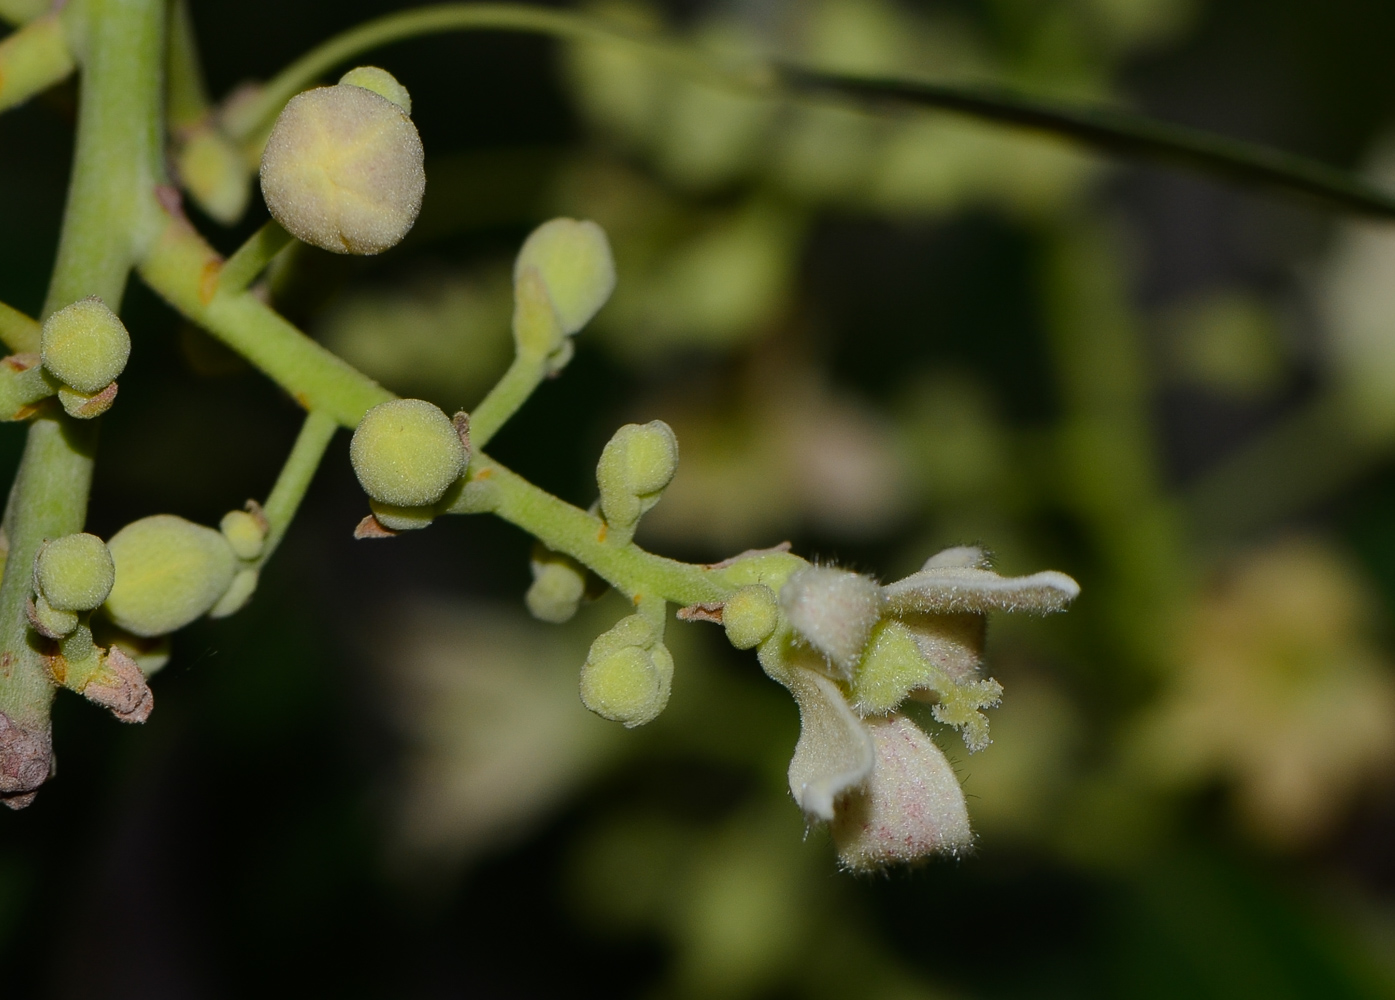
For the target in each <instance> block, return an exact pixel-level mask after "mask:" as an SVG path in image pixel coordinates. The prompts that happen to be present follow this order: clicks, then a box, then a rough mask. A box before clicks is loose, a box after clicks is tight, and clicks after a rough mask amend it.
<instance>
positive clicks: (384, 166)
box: [261, 74, 426, 254]
mask: <svg viewBox="0 0 1395 1000" xmlns="http://www.w3.org/2000/svg"><path fill="white" fill-rule="evenodd" d="M384 75H386V74H384ZM394 82H396V81H394ZM399 86H400V85H399ZM423 161H424V152H423V150H422V145H421V137H420V136H419V135H418V134H417V128H416V126H415V125H413V124H412V120H411V118H409V117H407V113H406V112H405V111H404V110H403V109H402V108H401V107H400V106H399V105H397V104H395V103H394V102H393V101H391V100H389V99H388V98H386V97H383V96H381V95H380V94H378V93H375V92H374V91H373V90H370V89H367V88H365V87H363V86H359V85H356V84H355V85H340V86H335V87H319V88H316V89H314V90H307V91H305V92H304V93H301V94H297V95H296V96H295V97H293V98H291V99H290V101H289V102H287V104H286V107H285V109H284V110H283V111H282V112H281V116H280V117H279V118H277V119H276V124H275V126H273V127H272V130H271V135H270V136H269V137H268V138H267V142H266V149H265V151H264V152H263V153H262V166H261V182H262V194H263V196H265V198H266V205H267V208H268V209H270V210H271V214H272V215H273V216H274V217H275V219H276V221H277V222H279V223H281V225H283V226H285V227H286V230H287V231H288V232H289V233H291V234H292V235H294V236H296V237H297V238H298V239H301V240H304V241H305V242H306V243H311V244H314V245H315V246H317V247H322V248H323V249H325V250H329V251H331V252H333V253H352V254H376V253H382V252H383V251H384V250H386V249H388V248H389V247H392V246H395V245H396V244H398V243H400V242H401V240H402V238H403V237H404V236H406V235H407V231H408V230H410V229H411V228H412V224H413V223H414V222H416V219H417V213H418V212H419V211H420V210H421V199H422V195H423V193H424V192H425V190H426V171H425V169H424V167H423Z"/></svg>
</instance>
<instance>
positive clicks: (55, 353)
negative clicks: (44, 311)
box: [39, 295, 131, 394]
mask: <svg viewBox="0 0 1395 1000" xmlns="http://www.w3.org/2000/svg"><path fill="white" fill-rule="evenodd" d="M39 354H40V356H41V357H42V358H43V361H44V367H45V368H47V369H48V370H49V371H50V372H52V373H53V375H54V376H55V377H56V378H58V380H59V381H61V382H64V383H66V384H67V385H70V386H72V387H73V388H74V389H76V390H77V391H78V392H80V393H87V394H92V393H97V392H101V391H102V390H103V389H105V388H106V387H107V386H108V385H110V384H111V382H112V380H113V379H115V378H116V376H118V375H120V374H121V372H122V371H123V370H124V369H125V367H126V360H127V358H129V357H130V356H131V335H130V334H128V333H127V332H126V327H124V326H123V325H122V324H121V320H119V319H117V317H116V313H114V312H112V311H111V310H110V309H108V308H107V307H106V303H104V302H103V301H102V300H101V299H99V298H97V297H96V296H95V295H94V296H91V297H90V298H86V299H79V300H78V301H77V302H74V303H73V304H72V305H69V306H64V307H63V308H62V309H60V310H58V311H57V312H56V313H54V314H53V315H52V316H50V317H49V318H48V319H47V320H45V321H44V328H43V332H42V333H41V334H40V337H39Z"/></svg>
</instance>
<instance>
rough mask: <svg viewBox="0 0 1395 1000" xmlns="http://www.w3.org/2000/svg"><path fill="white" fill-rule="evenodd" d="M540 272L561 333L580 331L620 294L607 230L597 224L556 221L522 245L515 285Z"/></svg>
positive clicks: (516, 266)
mask: <svg viewBox="0 0 1395 1000" xmlns="http://www.w3.org/2000/svg"><path fill="white" fill-rule="evenodd" d="M529 268H534V269H536V270H537V272H538V275H539V276H540V277H541V278H542V281H543V284H544V285H545V286H546V287H547V294H548V297H549V298H550V299H551V300H552V307H553V308H554V309H555V310H556V311H557V319H558V322H560V323H561V326H562V332H563V333H564V334H566V335H568V336H570V335H571V334H574V333H576V332H577V331H578V330H580V329H581V328H582V327H583V326H585V325H586V324H587V323H589V322H590V321H591V317H593V316H595V315H596V313H597V312H599V311H600V308H601V306H603V305H605V303H606V300H607V299H609V298H610V293H611V292H613V291H614V290H615V258H614V257H613V256H612V254H611V252H610V241H609V240H608V239H607V238H606V235H605V230H604V229H602V228H601V227H600V226H598V225H596V223H594V222H590V221H578V220H576V219H565V218H563V219H552V220H551V221H549V222H544V223H543V224H542V225H541V226H539V227H538V228H537V229H535V230H533V232H532V233H531V234H530V235H529V237H528V239H526V240H525V241H524V242H523V248H522V249H521V250H519V252H518V259H517V260H516V261H515V262H514V281H515V282H517V281H518V280H519V279H520V278H521V277H522V275H523V274H524V272H525V271H527V270H528V269H529Z"/></svg>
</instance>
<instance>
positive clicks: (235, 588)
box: [208, 566, 261, 618]
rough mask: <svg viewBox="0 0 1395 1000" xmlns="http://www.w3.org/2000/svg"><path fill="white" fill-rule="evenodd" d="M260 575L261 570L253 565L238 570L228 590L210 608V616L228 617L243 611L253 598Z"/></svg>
mask: <svg viewBox="0 0 1395 1000" xmlns="http://www.w3.org/2000/svg"><path fill="white" fill-rule="evenodd" d="M260 575H261V574H260V572H259V571H258V570H257V569H256V568H255V567H252V566H247V567H244V568H243V569H240V570H238V571H237V574H236V575H235V576H234V577H233V579H232V583H231V584H229V585H228V589H227V591H226V592H224V594H223V596H222V597H220V598H218V600H217V602H216V603H215V604H214V605H213V607H211V608H209V609H208V617H210V618H226V617H228V615H234V614H237V612H239V611H241V610H242V608H243V606H244V605H246V603H247V602H248V601H250V600H251V599H252V594H253V593H254V592H255V591H256V589H257V580H258V578H259V577H260Z"/></svg>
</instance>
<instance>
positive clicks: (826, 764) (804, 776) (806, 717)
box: [786, 666, 873, 820]
mask: <svg viewBox="0 0 1395 1000" xmlns="http://www.w3.org/2000/svg"><path fill="white" fill-rule="evenodd" d="M786 684H787V685H788V687H789V689H790V692H791V693H792V694H793V695H794V698H795V701H797V702H798V703H799V742H798V743H797V744H796V745H795V748H794V759H793V760H791V761H790V771H789V778H790V792H791V793H792V794H793V795H794V800H795V801H796V802H798V803H799V806H800V808H801V809H803V810H804V812H805V813H806V814H807V815H808V816H810V817H813V818H817V819H821V820H831V819H833V811H834V810H833V805H834V802H836V801H837V799H838V798H839V797H840V796H842V795H843V794H845V793H846V792H847V791H848V790H849V789H852V788H855V787H857V786H859V785H861V784H862V783H863V782H865V781H866V780H867V777H868V775H870V774H871V773H872V757H873V753H872V737H871V736H870V735H869V734H868V732H867V727H866V726H865V725H863V723H862V720H860V719H859V718H858V717H857V716H856V715H854V714H853V711H852V709H851V708H849V707H848V703H847V700H846V699H844V697H843V693H842V692H841V691H840V690H838V685H837V684H835V683H834V682H833V681H832V680H830V679H829V678H828V677H826V676H824V675H823V674H822V673H820V672H818V671H817V670H811V669H809V668H808V667H801V666H793V667H791V669H790V671H789V674H788V678H787V680H786Z"/></svg>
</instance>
